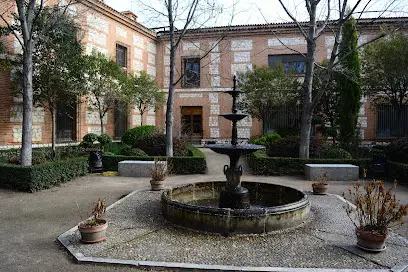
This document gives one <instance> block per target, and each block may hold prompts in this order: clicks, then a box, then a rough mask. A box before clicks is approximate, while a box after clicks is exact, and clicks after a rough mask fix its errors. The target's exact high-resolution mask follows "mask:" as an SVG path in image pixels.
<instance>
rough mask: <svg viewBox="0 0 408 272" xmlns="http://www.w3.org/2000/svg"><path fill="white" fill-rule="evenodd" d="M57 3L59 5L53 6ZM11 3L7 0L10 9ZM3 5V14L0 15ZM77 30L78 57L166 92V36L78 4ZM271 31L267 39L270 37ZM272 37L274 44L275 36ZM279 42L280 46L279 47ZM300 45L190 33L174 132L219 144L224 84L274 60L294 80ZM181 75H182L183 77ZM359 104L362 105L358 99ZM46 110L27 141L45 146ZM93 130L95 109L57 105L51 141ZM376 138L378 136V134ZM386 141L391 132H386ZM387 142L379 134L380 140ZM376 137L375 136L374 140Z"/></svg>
mask: <svg viewBox="0 0 408 272" xmlns="http://www.w3.org/2000/svg"><path fill="white" fill-rule="evenodd" d="M60 2H61V3H60V4H62V5H63V4H65V2H66V1H60ZM12 3H13V1H10V4H11V5H12ZM5 8H8V10H7V11H6V10H2V9H5ZM12 10H13V9H10V8H9V7H5V6H2V7H0V12H1V13H3V12H6V14H7V12H8V13H10V12H11V11H12ZM14 10H15V9H14ZM69 12H71V13H72V14H74V15H77V17H78V20H80V22H81V25H83V26H84V27H83V32H84V38H83V40H82V42H83V45H84V48H85V52H86V53H87V54H89V53H90V52H91V51H92V50H93V49H96V50H97V51H100V52H102V53H104V54H106V55H108V56H111V57H114V58H115V57H116V61H117V63H119V64H120V65H122V66H123V67H124V68H126V70H127V71H128V72H132V73H138V72H139V71H142V70H144V71H146V72H147V73H148V74H149V75H151V76H152V77H155V78H156V80H157V84H158V86H159V87H160V88H162V89H163V91H164V92H166V91H167V90H166V88H168V84H169V37H168V33H167V32H166V31H157V32H155V31H152V30H150V29H148V28H147V27H145V26H143V25H141V24H140V23H138V22H137V16H136V15H134V14H133V13H132V12H118V11H116V10H114V9H112V8H110V7H109V6H107V5H105V4H104V3H103V1H97V0H86V1H81V4H77V5H73V6H70V7H69ZM407 22H408V18H389V19H380V20H376V21H374V22H373V21H372V20H368V19H367V20H360V22H359V30H360V34H359V36H360V37H359V41H360V42H361V43H362V42H365V41H367V40H369V39H370V37H373V36H375V35H377V34H378V33H380V31H381V28H382V27H384V26H386V27H389V26H398V27H400V28H401V27H403V28H404V27H405V28H406V27H407V26H406V23H407ZM274 33H275V34H274ZM277 37H279V39H278V38H277ZM333 39H334V38H333V34H332V33H331V32H330V31H327V32H326V33H324V34H323V35H322V36H321V37H320V38H319V39H318V41H317V61H318V62H321V61H323V60H325V59H326V58H327V57H328V54H329V52H330V49H331V47H332V45H333ZM2 42H3V43H4V44H5V48H6V49H7V50H8V51H9V52H11V53H19V52H20V51H21V47H20V46H19V43H18V41H17V40H16V39H15V38H14V37H13V36H8V37H3V38H2ZM281 42H283V43H284V44H285V45H286V46H283V45H282V44H281ZM287 47H289V48H292V49H295V50H296V51H298V52H302V53H306V41H305V40H304V38H303V37H302V36H301V34H300V33H299V31H298V30H297V27H296V25H294V24H293V23H278V24H268V25H243V26H232V27H214V28H205V29H197V30H191V31H189V32H188V34H187V36H186V37H185V39H184V40H183V42H182V43H181V44H180V46H179V48H178V49H177V57H176V81H177V80H178V79H179V77H180V76H181V75H182V74H185V75H184V77H183V79H180V80H179V83H178V84H177V86H176V93H175V105H174V120H175V122H174V129H175V135H179V136H181V135H183V136H188V137H189V138H190V139H191V140H192V141H194V142H200V141H207V140H214V139H227V138H229V137H230V133H231V123H230V122H229V121H227V120H224V119H223V118H219V117H218V115H219V114H222V113H228V112H230V111H231V97H230V96H229V95H226V94H224V93H223V91H225V90H228V89H230V88H231V87H232V75H233V74H234V73H235V72H241V71H245V70H247V69H252V67H253V66H254V65H257V66H262V65H269V66H275V65H277V64H279V63H282V64H283V65H284V66H286V67H292V68H294V69H295V71H296V72H297V73H298V74H299V75H300V76H301V75H302V73H304V60H303V59H302V57H301V55H299V54H297V53H295V52H294V51H293V50H291V49H288V48H287ZM186 70H188V71H189V73H184V72H185V71H186ZM363 102H366V101H365V100H363ZM0 104H1V106H0V147H3V148H5V147H10V146H11V147H12V146H14V147H18V146H19V145H20V142H21V122H22V101H21V99H20V98H18V97H15V96H14V94H13V91H12V86H11V83H10V72H0ZM165 110H166V109H165V107H163V108H161V109H159V110H157V111H156V112H154V111H153V110H150V111H149V112H148V114H145V115H144V119H145V120H144V123H145V124H156V125H157V126H159V127H164V119H165V118H164V115H165ZM140 118H141V117H140V113H138V112H137V110H136V109H134V108H133V107H132V110H131V112H129V113H128V114H123V113H121V112H119V111H113V112H109V113H108V115H107V117H106V120H105V121H104V124H105V127H104V129H105V132H107V133H108V134H110V135H112V136H113V137H114V138H120V136H121V135H122V133H123V132H124V131H125V130H126V129H127V128H131V127H135V126H138V125H139V124H140ZM359 121H360V125H361V127H362V128H363V133H364V138H365V139H367V140H376V139H378V137H377V136H378V129H377V123H379V122H377V121H378V120H377V111H373V110H372V109H371V107H369V105H368V103H363V106H362V107H361V110H360V117H359ZM50 123H51V122H50V115H49V112H47V111H45V110H44V109H43V108H36V109H35V112H34V124H33V130H34V131H33V134H34V135H33V141H34V144H48V143H50V141H51V127H50ZM99 131H100V126H99V119H98V116H97V113H96V112H93V111H90V110H89V108H88V107H87V106H86V105H85V103H82V104H80V105H76V104H73V105H72V106H71V107H67V106H63V107H61V108H60V111H59V115H58V118H57V140H58V142H60V143H63V142H72V141H79V140H80V139H81V138H82V137H83V136H84V135H85V134H87V133H89V132H94V133H98V132H99ZM261 131H262V124H260V122H259V121H257V120H252V119H251V118H247V119H244V120H242V121H241V122H239V124H238V136H239V137H240V138H249V137H250V136H251V135H259V134H261ZM383 136H384V135H383ZM389 136H391V135H389ZM385 138H387V135H385V137H384V139H385ZM380 140H381V139H380Z"/></svg>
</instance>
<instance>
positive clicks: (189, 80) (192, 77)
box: [182, 58, 200, 88]
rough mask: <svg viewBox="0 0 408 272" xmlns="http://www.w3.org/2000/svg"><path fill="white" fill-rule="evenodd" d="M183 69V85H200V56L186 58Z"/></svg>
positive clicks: (191, 86) (192, 86)
mask: <svg viewBox="0 0 408 272" xmlns="http://www.w3.org/2000/svg"><path fill="white" fill-rule="evenodd" d="M183 71H184V78H183V81H182V86H183V87H184V88H194V87H200V58H184V59H183Z"/></svg>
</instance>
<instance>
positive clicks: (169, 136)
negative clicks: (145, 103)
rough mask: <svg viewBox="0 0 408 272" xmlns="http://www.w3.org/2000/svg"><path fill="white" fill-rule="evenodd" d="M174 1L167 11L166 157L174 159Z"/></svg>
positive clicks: (169, 4)
mask: <svg viewBox="0 0 408 272" xmlns="http://www.w3.org/2000/svg"><path fill="white" fill-rule="evenodd" d="M172 2H173V1H172V0H168V3H167V10H168V15H169V25H170V80H169V96H168V98H167V111H166V155H167V156H168V157H173V119H174V118H173V106H174V89H175V86H174V63H175V60H174V58H175V53H176V50H175V48H174V46H175V42H174V21H173V10H172V9H173V6H172V5H173V3H172Z"/></svg>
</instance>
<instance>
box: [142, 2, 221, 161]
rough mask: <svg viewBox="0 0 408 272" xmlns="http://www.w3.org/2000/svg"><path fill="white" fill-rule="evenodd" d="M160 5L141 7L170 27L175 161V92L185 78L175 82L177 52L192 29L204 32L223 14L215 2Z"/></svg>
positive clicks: (169, 122) (169, 135)
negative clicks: (211, 22)
mask: <svg viewBox="0 0 408 272" xmlns="http://www.w3.org/2000/svg"><path fill="white" fill-rule="evenodd" d="M158 2H159V3H160V5H161V6H160V7H156V6H153V5H152V4H151V3H149V4H146V3H143V2H140V3H141V5H142V6H143V7H144V8H145V9H146V10H148V11H149V12H150V13H151V14H154V16H155V18H161V19H163V18H164V19H165V21H166V22H165V24H166V25H167V24H168V35H169V40H170V42H169V45H170V46H169V47H170V48H169V49H170V78H169V91H168V98H167V111H166V154H167V156H169V157H172V156H173V122H174V116H173V105H174V92H175V87H176V85H177V84H178V83H179V82H180V80H181V79H182V78H183V76H184V74H182V75H181V76H180V78H178V79H176V71H175V70H176V68H175V67H176V66H175V59H176V51H177V48H178V47H179V46H180V45H181V42H182V41H183V39H184V38H185V37H186V35H188V30H189V29H191V28H201V27H203V26H205V25H206V24H207V23H208V22H209V21H212V20H213V19H214V18H216V17H217V15H218V13H220V11H221V6H219V5H218V4H217V2H216V0H187V1H182V0H160V1H158ZM180 26H181V27H180ZM166 27H167V26H166ZM210 51H211V49H210V50H209V52H210ZM209 52H208V53H209ZM208 53H207V54H208ZM207 54H205V55H207Z"/></svg>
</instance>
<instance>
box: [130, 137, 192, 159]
mask: <svg viewBox="0 0 408 272" xmlns="http://www.w3.org/2000/svg"><path fill="white" fill-rule="evenodd" d="M136 147H137V148H140V149H142V150H143V151H144V152H146V154H147V155H149V156H166V135H164V134H152V135H145V136H142V137H140V139H139V141H138V144H137V146H136ZM173 155H174V156H187V155H188V145H187V143H186V142H184V141H183V140H181V139H178V138H173Z"/></svg>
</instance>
